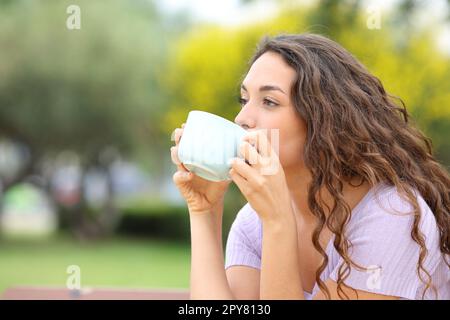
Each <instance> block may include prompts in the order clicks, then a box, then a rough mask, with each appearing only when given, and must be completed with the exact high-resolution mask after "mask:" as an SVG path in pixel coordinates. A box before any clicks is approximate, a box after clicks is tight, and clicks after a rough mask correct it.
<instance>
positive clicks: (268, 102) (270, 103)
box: [264, 98, 278, 107]
mask: <svg viewBox="0 0 450 320" xmlns="http://www.w3.org/2000/svg"><path fill="white" fill-rule="evenodd" d="M264 104H265V105H267V106H269V107H276V106H278V103H276V102H273V101H272V100H269V99H267V98H264Z"/></svg>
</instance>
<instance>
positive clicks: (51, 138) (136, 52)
mask: <svg viewBox="0 0 450 320" xmlns="http://www.w3.org/2000/svg"><path fill="white" fill-rule="evenodd" d="M71 4H72V1H49V0H47V1H46V0H39V1H22V0H18V1H13V2H11V1H2V2H1V3H0V73H1V74H2V77H1V80H0V136H3V137H6V138H8V139H11V140H13V141H16V142H19V143H21V144H23V145H25V146H26V147H27V148H28V150H29V155H30V157H29V159H28V161H27V162H26V164H25V166H24V167H23V169H22V171H21V173H20V174H18V175H16V176H15V177H14V178H13V179H11V180H5V179H4V181H3V185H4V189H5V190H7V189H8V188H9V187H11V186H13V185H14V184H16V183H18V182H20V181H21V180H23V179H24V178H25V177H26V176H29V175H30V174H31V173H38V171H39V166H40V164H41V162H42V160H43V159H45V158H48V157H52V156H54V155H56V154H57V153H59V152H60V151H63V150H70V151H73V152H76V153H77V154H78V155H79V156H80V158H81V163H82V167H83V168H84V172H86V171H87V170H88V169H89V168H92V167H96V168H100V169H101V170H103V171H105V172H106V173H108V170H109V169H108V166H109V164H110V162H111V161H113V160H114V159H113V157H111V156H109V157H108V156H105V150H111V147H113V148H115V149H117V150H119V152H120V153H122V154H127V155H130V154H132V153H133V152H139V150H144V149H146V150H150V152H148V151H147V153H146V154H147V155H148V154H149V153H150V154H153V155H155V157H157V156H158V154H159V153H160V152H159V150H160V149H158V146H159V145H160V143H161V141H163V140H164V139H165V138H166V137H165V136H163V135H162V133H161V130H160V127H159V123H160V120H159V119H161V117H162V116H163V114H164V112H165V110H164V107H163V105H164V104H165V101H166V99H167V96H165V93H164V92H163V91H162V90H161V84H160V75H161V74H163V73H164V72H165V70H164V69H163V68H164V65H165V64H164V61H165V59H166V52H167V51H166V50H167V45H168V42H169V41H170V39H171V37H172V36H173V35H174V34H175V33H179V30H178V29H177V26H179V25H180V24H181V23H183V22H179V21H173V20H170V21H168V20H167V17H162V15H161V14H160V13H159V12H158V10H157V8H156V7H155V5H154V4H153V3H152V2H151V1H142V0H135V1H121V0H114V1H110V0H108V1H105V0H102V1H95V2H94V1H86V0H80V1H77V3H76V4H77V5H78V6H79V7H80V9H81V29H79V30H76V29H75V30H69V29H68V28H67V27H66V19H67V18H68V16H69V15H68V14H67V13H66V8H67V7H68V6H69V5H71ZM181 21H182V20H181ZM106 155H111V153H106ZM108 176H109V175H108ZM109 180H110V179H109ZM110 195H111V197H109V200H108V201H107V202H106V203H105V207H104V210H103V211H102V212H104V214H105V216H104V217H105V219H103V218H99V220H98V221H104V222H105V223H104V224H103V225H101V224H100V223H98V224H99V227H100V229H102V228H103V229H108V228H110V226H109V224H110V223H109V222H111V221H114V219H113V215H114V214H115V211H116V210H114V208H113V201H112V194H111V189H110ZM86 211H87V210H86V208H85V206H83V205H82V204H81V206H79V210H78V213H77V214H78V216H79V218H78V221H85V220H86V219H87V217H86V214H85V213H86Z"/></svg>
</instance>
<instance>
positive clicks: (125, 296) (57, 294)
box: [1, 286, 189, 300]
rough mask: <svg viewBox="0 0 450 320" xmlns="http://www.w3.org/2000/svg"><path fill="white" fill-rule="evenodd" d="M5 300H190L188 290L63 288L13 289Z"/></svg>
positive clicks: (10, 289)
mask: <svg viewBox="0 0 450 320" xmlns="http://www.w3.org/2000/svg"><path fill="white" fill-rule="evenodd" d="M1 299H5V300H188V299H189V291H188V290H187V289H120V288H82V289H81V290H69V289H67V288H63V287H35V286H23V287H12V288H8V289H6V290H5V292H4V293H3V295H2V296H1Z"/></svg>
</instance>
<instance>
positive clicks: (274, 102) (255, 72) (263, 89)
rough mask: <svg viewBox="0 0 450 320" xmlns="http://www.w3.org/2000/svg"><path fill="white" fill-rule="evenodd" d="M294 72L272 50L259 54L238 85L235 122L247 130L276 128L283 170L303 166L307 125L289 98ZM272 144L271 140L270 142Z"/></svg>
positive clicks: (269, 135)
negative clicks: (239, 93) (239, 99)
mask: <svg viewBox="0 0 450 320" xmlns="http://www.w3.org/2000/svg"><path fill="white" fill-rule="evenodd" d="M295 77H296V73H295V70H294V69H292V68H291V67H290V66H289V65H288V64H287V63H286V62H284V60H283V58H282V57H281V56H280V55H279V54H277V53H274V52H271V51H269V52H266V53H264V54H263V55H261V56H260V57H259V58H258V59H257V60H256V61H255V62H254V63H253V65H252V66H251V68H250V70H249V71H248V73H247V75H246V77H245V79H244V81H243V82H242V85H241V105H242V109H241V111H240V112H239V114H238V115H237V116H236V118H235V122H236V123H237V124H238V125H240V126H241V127H243V128H244V129H247V130H250V131H252V130H256V129H269V130H268V138H269V139H270V138H271V134H270V129H278V130H279V152H278V156H279V159H280V163H281V165H282V167H283V168H284V169H286V168H289V167H294V166H295V167H296V166H299V165H300V166H303V159H302V154H303V145H304V141H305V137H306V125H305V122H304V121H303V119H302V118H301V117H300V116H299V115H298V114H297V112H296V110H295V107H294V105H293V103H292V100H291V87H292V85H293V83H294V81H295ZM272 144H273V143H272Z"/></svg>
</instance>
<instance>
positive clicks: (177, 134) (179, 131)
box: [170, 128, 184, 145]
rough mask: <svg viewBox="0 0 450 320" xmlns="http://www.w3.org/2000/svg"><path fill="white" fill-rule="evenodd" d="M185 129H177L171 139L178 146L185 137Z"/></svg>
mask: <svg viewBox="0 0 450 320" xmlns="http://www.w3.org/2000/svg"><path fill="white" fill-rule="evenodd" d="M183 131H184V130H183V129H181V128H176V129H175V130H173V132H172V135H171V137H170V139H171V141H175V144H177V145H178V143H179V142H180V139H181V136H182V135H183Z"/></svg>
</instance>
